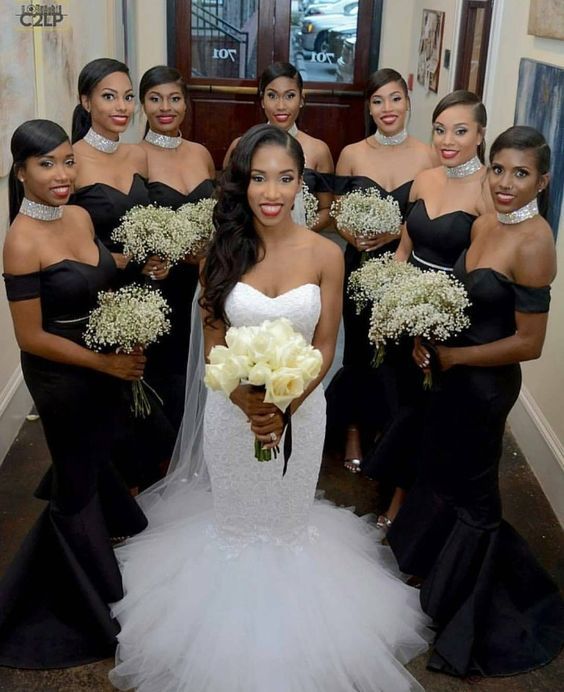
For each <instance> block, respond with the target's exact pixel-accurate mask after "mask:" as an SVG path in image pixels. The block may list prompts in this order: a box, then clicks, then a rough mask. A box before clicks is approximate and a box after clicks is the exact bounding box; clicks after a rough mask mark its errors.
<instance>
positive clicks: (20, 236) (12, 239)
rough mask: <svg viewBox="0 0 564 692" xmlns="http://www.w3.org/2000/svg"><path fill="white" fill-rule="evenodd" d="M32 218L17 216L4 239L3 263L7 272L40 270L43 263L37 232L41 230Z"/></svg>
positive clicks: (24, 272)
mask: <svg viewBox="0 0 564 692" xmlns="http://www.w3.org/2000/svg"><path fill="white" fill-rule="evenodd" d="M40 231H41V229H38V228H37V224H36V223H35V222H34V221H33V220H32V219H27V218H24V217H21V216H20V217H17V218H16V219H15V220H14V222H13V223H12V225H11V226H10V228H9V229H8V232H7V233H6V239H5V240H4V249H3V263H4V271H5V272H6V273H7V274H29V273H30V272H36V271H39V269H40V268H41V263H40V261H39V253H38V248H37V243H36V240H35V234H36V233H38V232H40Z"/></svg>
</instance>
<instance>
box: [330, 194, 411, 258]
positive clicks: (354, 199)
mask: <svg viewBox="0 0 564 692" xmlns="http://www.w3.org/2000/svg"><path fill="white" fill-rule="evenodd" d="M331 216H332V217H333V218H334V219H335V222H336V224H337V228H338V229H339V230H345V231H348V232H349V233H350V234H351V235H353V236H354V237H355V238H373V237H374V236H376V235H379V234H381V233H392V234H393V235H398V236H399V234H400V232H401V223H402V218H401V211H400V208H399V204H398V203H397V201H396V200H395V199H394V198H393V197H392V196H391V195H388V196H387V197H382V195H381V194H380V192H379V191H378V189H377V188H375V187H370V188H368V189H366V190H353V191H352V192H347V193H346V194H345V195H343V196H342V197H340V198H339V199H337V200H335V201H334V202H333V203H332V204H331ZM363 259H365V258H364V257H363Z"/></svg>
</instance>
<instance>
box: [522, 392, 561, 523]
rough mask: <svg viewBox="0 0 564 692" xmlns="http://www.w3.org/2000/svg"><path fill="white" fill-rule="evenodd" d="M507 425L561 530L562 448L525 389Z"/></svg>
mask: <svg viewBox="0 0 564 692" xmlns="http://www.w3.org/2000/svg"><path fill="white" fill-rule="evenodd" d="M509 425H510V426H511V432H512V433H513V435H514V437H515V440H516V441H517V444H518V445H519V447H520V448H521V451H522V452H523V454H524V455H525V457H526V459H527V462H528V464H529V466H530V467H531V470H532V471H533V473H534V474H535V476H536V478H537V480H538V482H539V483H540V486H541V488H542V490H543V492H544V494H545V495H546V498H547V500H548V501H549V503H550V504H551V506H552V509H553V510H554V513H555V514H556V517H557V519H558V521H559V522H560V525H561V526H562V527H563V528H564V446H563V445H562V443H561V442H560V440H559V439H558V437H557V436H556V433H555V432H554V430H553V429H552V427H551V426H550V423H549V422H548V420H547V419H546V417H545V415H544V414H543V412H542V411H541V409H540V408H539V406H538V404H537V402H536V401H535V399H534V397H533V396H532V394H531V393H530V392H529V390H528V389H527V387H525V386H523V387H522V389H521V394H520V395H519V399H518V400H517V402H516V404H515V406H514V407H513V410H512V411H511V413H510V414H509Z"/></svg>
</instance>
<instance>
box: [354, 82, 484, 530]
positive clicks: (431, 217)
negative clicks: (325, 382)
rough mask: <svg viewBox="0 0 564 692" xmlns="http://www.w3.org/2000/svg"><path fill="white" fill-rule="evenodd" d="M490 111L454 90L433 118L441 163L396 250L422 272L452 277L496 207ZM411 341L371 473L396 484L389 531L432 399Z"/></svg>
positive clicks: (385, 522)
mask: <svg viewBox="0 0 564 692" xmlns="http://www.w3.org/2000/svg"><path fill="white" fill-rule="evenodd" d="M486 122H487V114H486V109H485V107H484V105H483V103H481V101H480V99H479V97H478V96H476V94H473V93H471V92H469V91H463V90H459V91H454V92H452V93H451V94H447V95H446V96H445V97H444V98H442V99H441V100H440V101H439V103H438V104H437V106H436V108H435V110H434V112H433V147H434V149H435V151H436V154H437V156H438V157H439V160H440V162H441V165H440V166H438V167H436V168H431V169H429V170H425V171H423V172H422V173H420V174H419V175H418V176H417V177H416V178H415V181H414V183H413V185H412V187H411V191H410V194H409V201H410V203H412V206H411V210H410V212H409V216H408V217H407V222H406V227H405V229H404V233H402V237H401V241H400V244H399V247H398V249H397V251H396V257H397V259H398V260H400V261H403V260H409V261H410V262H412V263H413V264H415V265H416V266H418V267H420V268H421V269H424V270H428V271H445V272H448V273H452V271H453V267H454V263H455V262H456V260H457V258H458V257H459V256H460V253H461V252H462V251H463V250H464V249H465V248H467V247H468V246H469V245H470V229H471V228H472V224H473V223H474V221H475V220H476V218H477V217H479V216H481V215H482V214H485V213H486V212H489V211H491V210H492V209H493V205H492V200H491V195H490V193H489V189H488V187H487V185H485V178H486V168H485V166H484V164H483V161H484V146H485V145H484V130H485V128H486ZM411 348H412V343H411V341H409V343H408V342H404V343H403V344H400V347H399V349H398V350H397V351H396V358H397V361H398V362H397V364H396V366H395V367H396V372H397V373H398V377H397V382H398V387H397V395H398V402H399V405H398V409H397V413H396V415H395V416H394V417H393V419H392V421H391V423H390V425H389V426H388V428H387V429H386V431H385V433H384V435H383V437H382V439H381V440H380V443H379V444H378V446H377V447H376V448H375V449H374V450H373V451H372V453H371V454H370V455H369V456H368V457H367V458H366V460H365V462H364V464H363V471H364V472H365V473H366V474H367V475H369V476H371V477H374V478H379V479H385V480H387V481H388V482H390V483H392V484H395V485H396V491H395V492H394V495H393V498H392V501H391V504H390V506H389V508H388V509H387V510H386V512H385V513H384V514H382V515H380V517H379V524H380V526H381V527H382V528H383V529H384V530H385V529H386V528H389V526H390V525H391V522H392V521H393V519H394V517H395V515H396V514H397V511H398V509H399V507H400V506H401V503H402V502H403V500H404V498H405V492H406V490H407V489H408V488H409V487H410V486H411V485H412V483H413V481H414V480H415V475H416V468H415V466H416V464H415V461H414V460H415V458H416V457H417V453H418V450H419V446H420V443H421V436H422V418H423V410H424V406H425V399H426V397H425V393H424V390H423V386H422V376H421V372H420V371H419V370H418V368H416V367H415V365H414V363H413V361H412V359H411Z"/></svg>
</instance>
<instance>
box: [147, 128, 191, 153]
mask: <svg viewBox="0 0 564 692" xmlns="http://www.w3.org/2000/svg"><path fill="white" fill-rule="evenodd" d="M145 141H146V142H149V144H154V145H155V146H156V147H161V149H178V147H179V146H180V145H181V144H182V137H170V136H169V135H160V134H159V133H158V132H153V130H148V131H147V134H146V135H145Z"/></svg>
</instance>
